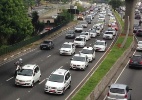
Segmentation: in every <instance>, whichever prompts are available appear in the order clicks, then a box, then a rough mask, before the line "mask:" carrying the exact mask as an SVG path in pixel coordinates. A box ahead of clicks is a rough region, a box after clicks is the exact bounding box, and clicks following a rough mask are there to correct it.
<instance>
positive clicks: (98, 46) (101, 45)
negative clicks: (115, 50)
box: [94, 40, 107, 51]
mask: <svg viewBox="0 0 142 100" xmlns="http://www.w3.org/2000/svg"><path fill="white" fill-rule="evenodd" d="M106 48H107V43H106V41H105V40H96V42H95V44H94V49H95V51H105V50H106Z"/></svg>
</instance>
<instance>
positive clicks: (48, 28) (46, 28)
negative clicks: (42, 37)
mask: <svg viewBox="0 0 142 100" xmlns="http://www.w3.org/2000/svg"><path fill="white" fill-rule="evenodd" d="M52 29H53V27H50V26H48V27H45V30H48V31H49V30H52Z"/></svg>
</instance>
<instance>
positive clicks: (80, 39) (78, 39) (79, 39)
mask: <svg viewBox="0 0 142 100" xmlns="http://www.w3.org/2000/svg"><path fill="white" fill-rule="evenodd" d="M75 41H83V38H76V39H75Z"/></svg>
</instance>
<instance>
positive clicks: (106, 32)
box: [105, 32, 113, 34]
mask: <svg viewBox="0 0 142 100" xmlns="http://www.w3.org/2000/svg"><path fill="white" fill-rule="evenodd" d="M105 34H113V32H105Z"/></svg>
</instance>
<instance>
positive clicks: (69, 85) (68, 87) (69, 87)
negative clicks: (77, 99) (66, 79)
mask: <svg viewBox="0 0 142 100" xmlns="http://www.w3.org/2000/svg"><path fill="white" fill-rule="evenodd" d="M70 88H71V81H70V84H69V87H68V89H70Z"/></svg>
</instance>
